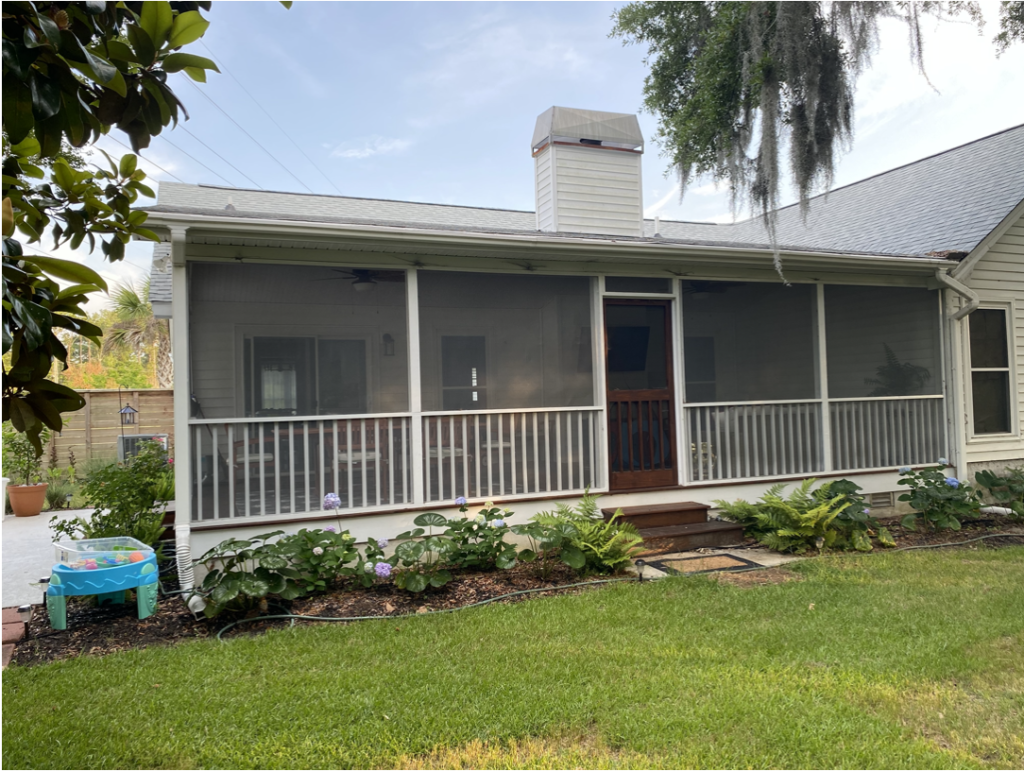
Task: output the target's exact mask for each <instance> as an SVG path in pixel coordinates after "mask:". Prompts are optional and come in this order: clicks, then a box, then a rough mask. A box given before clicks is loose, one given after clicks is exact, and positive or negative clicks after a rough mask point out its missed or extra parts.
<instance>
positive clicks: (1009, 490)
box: [974, 467, 1024, 520]
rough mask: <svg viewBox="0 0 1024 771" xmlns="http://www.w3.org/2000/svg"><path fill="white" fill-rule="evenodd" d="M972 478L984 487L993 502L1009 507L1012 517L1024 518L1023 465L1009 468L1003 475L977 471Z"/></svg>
mask: <svg viewBox="0 0 1024 771" xmlns="http://www.w3.org/2000/svg"><path fill="white" fill-rule="evenodd" d="M974 480H975V481H976V482H977V483H978V484H979V485H981V487H983V488H985V492H986V494H987V495H988V497H989V498H990V499H991V500H992V502H993V503H995V504H996V505H997V506H1002V507H1004V508H1007V509H1010V510H1011V511H1012V512H1013V513H1012V514H1011V515H1010V516H1011V517H1012V518H1013V519H1016V520H1024V467H1017V468H1009V469H1007V470H1006V472H1005V474H1004V475H1003V476H997V475H996V474H993V473H992V472H991V471H979V472H978V473H977V474H975V475H974Z"/></svg>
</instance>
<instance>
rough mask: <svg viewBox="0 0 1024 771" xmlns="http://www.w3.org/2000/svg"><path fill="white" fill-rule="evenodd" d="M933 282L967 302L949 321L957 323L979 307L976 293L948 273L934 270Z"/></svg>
mask: <svg viewBox="0 0 1024 771" xmlns="http://www.w3.org/2000/svg"><path fill="white" fill-rule="evenodd" d="M935 280H936V281H938V282H939V283H940V284H942V285H943V286H947V287H949V288H950V289H952V290H953V291H954V292H956V293H957V294H958V295H960V296H961V297H963V298H964V299H965V300H967V303H966V304H965V305H964V306H963V307H962V308H960V310H958V311H957V312H956V313H954V314H952V315H951V316H950V317H949V319H950V321H959V320H960V319H962V318H963V317H964V316H967V315H969V314H970V313H973V312H974V311H975V310H977V309H978V306H979V305H981V298H980V297H978V294H977V292H975V291H974V290H973V289H971V288H970V287H967V286H964V285H963V284H961V283H960V282H959V281H957V280H956V279H955V278H953V277H952V276H951V275H949V273H947V272H945V271H942V270H936V271H935Z"/></svg>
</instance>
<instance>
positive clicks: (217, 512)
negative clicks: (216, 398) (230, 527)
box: [210, 423, 220, 519]
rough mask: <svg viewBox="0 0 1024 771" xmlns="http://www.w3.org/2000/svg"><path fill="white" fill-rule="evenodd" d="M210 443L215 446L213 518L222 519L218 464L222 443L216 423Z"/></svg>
mask: <svg viewBox="0 0 1024 771" xmlns="http://www.w3.org/2000/svg"><path fill="white" fill-rule="evenodd" d="M210 443H211V444H212V445H213V455H212V456H210V460H211V461H213V518H214V519H220V471H219V469H220V464H219V463H218V462H217V460H218V459H219V458H220V447H219V444H220V442H219V441H218V437H217V424H216V423H214V424H213V425H211V426H210Z"/></svg>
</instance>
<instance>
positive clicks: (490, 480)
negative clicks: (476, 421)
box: [485, 415, 501, 498]
mask: <svg viewBox="0 0 1024 771" xmlns="http://www.w3.org/2000/svg"><path fill="white" fill-rule="evenodd" d="M493 417H494V416H493V415H487V416H485V418H486V420H487V497H488V498H490V497H491V496H492V495H494V460H493V453H494V445H493V444H491V419H492V418H493ZM498 417H499V418H500V417H501V416H500V415H499V416H498Z"/></svg>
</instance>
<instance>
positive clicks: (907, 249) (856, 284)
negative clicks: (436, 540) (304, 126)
mask: <svg viewBox="0 0 1024 771" xmlns="http://www.w3.org/2000/svg"><path fill="white" fill-rule="evenodd" d="M524 140H525V137H524ZM524 150H525V141H524ZM531 151H532V156H533V162H534V165H535V170H536V202H537V209H536V211H535V212H527V211H507V210H498V209H487V208H473V207H469V206H450V205H432V204H423V203H412V202H407V201H390V200H370V199H364V198H349V197H334V196H321V195H304V194H294V193H276V192H265V191H253V190H240V189H231V188H223V187H214V186H206V185H185V184H173V183H166V182H165V183H161V185H160V191H159V200H158V203H157V204H156V205H155V206H153V207H151V208H149V209H148V211H149V225H150V226H151V227H153V228H154V229H156V230H158V232H160V233H162V234H164V236H165V243H163V244H161V245H160V246H159V247H157V249H156V255H155V261H154V273H153V285H152V299H153V303H154V308H156V309H157V311H158V313H160V314H161V315H166V316H167V317H169V318H171V320H172V321H171V324H172V331H173V350H174V358H175V361H176V362H177V366H176V367H175V392H174V398H175V428H176V436H177V448H176V455H177V458H178V464H177V469H178V472H177V474H178V475H177V485H178V490H177V520H176V526H177V531H178V538H179V543H180V544H181V545H183V546H187V545H189V544H191V546H192V550H193V551H196V550H197V549H198V550H199V551H202V550H204V549H206V548H208V547H209V546H210V545H212V544H213V543H215V542H217V541H220V540H222V539H224V538H226V537H228V536H229V535H238V536H244V535H245V534H251V533H257V532H263V531H267V530H273V529H276V528H279V527H284V528H297V527H299V526H315V525H320V526H326V525H327V524H333V523H335V522H336V521H337V520H338V519H339V515H340V518H341V519H343V520H344V527H346V528H349V529H350V530H351V531H352V533H353V534H354V535H356V536H357V537H358V538H360V539H362V538H367V537H379V536H390V535H393V534H395V533H398V532H400V531H402V530H405V529H407V527H408V526H409V524H410V521H411V519H412V518H413V517H414V516H415V513H416V512H419V511H422V510H424V509H434V510H438V511H441V512H442V513H447V514H451V513H453V512H454V511H455V508H454V503H453V500H454V499H455V498H456V497H457V496H466V497H467V498H469V499H470V501H471V503H473V502H477V501H479V502H483V501H485V500H495V501H498V502H500V503H501V504H502V505H506V506H508V507H510V508H513V509H514V510H515V511H516V512H517V514H518V517H517V521H525V520H526V519H527V518H528V517H529V516H530V515H532V514H533V513H535V512H537V511H538V510H541V509H543V508H545V507H550V506H551V505H552V504H551V501H552V500H553V499H556V498H576V497H578V496H579V495H580V494H581V493H582V492H583V491H584V490H585V489H587V488H589V489H590V490H592V491H596V492H600V493H602V494H603V495H604V496H605V499H604V500H605V502H606V505H610V506H628V505H637V504H671V503H677V502H679V501H696V502H698V503H705V504H706V503H710V502H711V501H713V500H714V499H718V498H739V497H745V498H754V497H757V496H759V495H760V494H761V493H762V492H763V491H764V490H765V489H766V488H767V487H768V486H769V485H771V484H774V483H776V482H778V481H783V480H798V479H802V478H805V477H808V476H816V477H820V478H840V477H848V478H851V479H854V480H855V481H856V482H857V483H858V484H859V485H861V486H862V488H864V490H865V491H866V492H867V493H869V494H870V495H871V499H872V503H873V505H874V506H876V507H878V508H880V509H884V508H885V507H886V506H891V505H892V502H893V493H894V491H896V490H897V489H898V488H897V484H896V483H897V481H898V473H897V469H899V468H900V467H902V466H919V465H924V464H929V463H934V462H935V461H936V459H938V458H939V457H947V458H949V459H950V461H951V463H952V464H953V466H954V468H955V471H956V473H957V474H958V475H959V476H961V477H965V476H967V475H968V474H971V475H973V471H974V470H975V469H977V468H980V467H983V466H988V465H991V464H998V465H1008V464H1013V463H1016V462H1024V438H1022V436H1021V410H1022V408H1024V390H1022V382H1024V379H1022V378H1021V376H1020V373H1021V370H1020V367H1024V218H1022V215H1024V201H1022V198H1024V126H1018V127H1016V128H1012V129H1008V130H1006V131H1003V132H1000V133H998V134H993V135H991V136H988V137H985V138H983V139H979V140H977V141H975V142H971V143H969V144H966V145H963V146H961V147H957V148H954V149H952V150H949V151H946V152H944V153H940V154H938V155H934V156H931V157H929V158H925V159H923V160H920V161H917V162H915V163H911V164H908V165H906V166H902V167H900V168H897V169H893V170H891V171H888V172H886V173H883V174H879V175H877V176H874V177H871V178H870V179H865V180H863V181H861V182H857V183H855V184H852V185H848V186H846V187H843V188H839V189H836V190H833V191H831V192H830V193H829V194H828V195H827V196H819V197H817V198H815V199H814V200H813V201H812V203H811V209H810V213H809V215H808V216H807V218H806V220H804V219H803V218H802V217H801V214H800V212H799V209H798V207H795V206H793V207H788V208H785V209H782V210H780V211H779V212H778V243H779V248H780V253H781V259H782V263H783V266H784V270H785V276H786V279H787V280H788V282H789V284H788V285H787V284H785V283H783V282H782V281H781V280H780V278H779V276H778V275H777V273H776V271H775V269H774V268H773V265H772V261H773V249H772V246H771V244H770V243H769V241H768V238H767V236H766V234H765V230H764V227H763V225H762V224H761V223H760V222H758V221H756V220H749V221H746V222H739V223H736V224H731V225H713V224H703V223H690V222H670V221H665V220H661V221H659V220H658V219H655V220H654V221H651V220H645V219H644V217H643V202H642V199H641V189H642V186H641V179H640V159H641V154H642V153H643V151H644V140H643V137H642V136H641V134H640V130H639V125H638V122H637V120H636V118H635V117H634V116H632V115H623V114H616V113H603V112H594V111H586V110H573V109H565V108H557V107H555V108H552V109H550V110H548V111H547V112H545V113H544V114H543V115H541V116H540V118H539V119H538V121H537V127H536V131H535V133H534V136H533V141H532V144H531ZM524 160H525V159H524ZM329 492H333V493H336V494H337V495H338V496H339V498H340V500H341V508H340V509H339V510H337V511H324V510H323V507H322V501H323V498H324V495H325V494H326V493H329ZM229 529H230V530H231V532H230V533H228V532H227V531H228V530H229ZM184 553H187V550H185V552H184Z"/></svg>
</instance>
